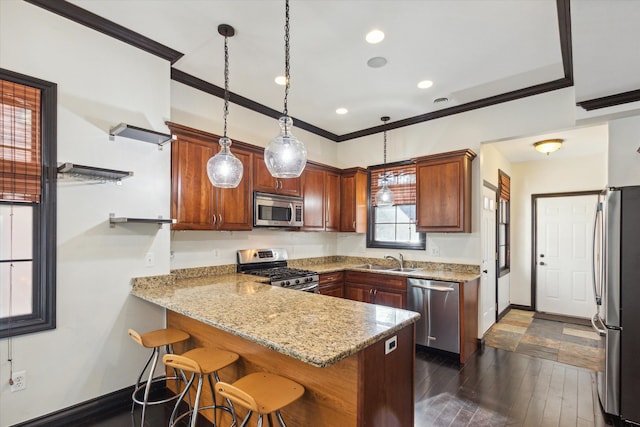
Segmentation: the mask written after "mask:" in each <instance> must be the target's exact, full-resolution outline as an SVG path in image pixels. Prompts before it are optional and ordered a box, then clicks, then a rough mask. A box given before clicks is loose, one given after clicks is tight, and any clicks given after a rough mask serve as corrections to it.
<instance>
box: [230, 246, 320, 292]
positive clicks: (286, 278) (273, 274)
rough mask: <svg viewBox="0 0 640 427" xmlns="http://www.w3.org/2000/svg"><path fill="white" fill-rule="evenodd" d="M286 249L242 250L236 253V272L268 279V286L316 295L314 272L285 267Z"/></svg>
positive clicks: (316, 280)
mask: <svg viewBox="0 0 640 427" xmlns="http://www.w3.org/2000/svg"><path fill="white" fill-rule="evenodd" d="M288 259H289V254H288V253H287V250H286V249H244V250H241V251H238V268H237V270H238V272H239V273H245V274H252V275H254V276H260V277H268V278H269V279H270V284H271V285H273V286H281V287H283V288H289V289H296V290H299V291H306V292H313V293H318V292H319V291H318V282H319V276H318V273H316V272H315V271H309V270H301V269H298V268H290V267H288V266H287V260H288Z"/></svg>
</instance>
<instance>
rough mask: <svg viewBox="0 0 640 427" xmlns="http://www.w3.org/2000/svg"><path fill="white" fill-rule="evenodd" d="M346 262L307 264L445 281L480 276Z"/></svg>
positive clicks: (326, 269) (325, 269)
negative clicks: (373, 267) (367, 265)
mask: <svg viewBox="0 0 640 427" xmlns="http://www.w3.org/2000/svg"><path fill="white" fill-rule="evenodd" d="M362 264H366V263H361V264H353V263H348V262H333V263H326V264H314V265H311V266H308V268H309V269H311V270H313V271H317V272H318V273H319V274H322V273H333V272H336V271H344V270H351V271H362V272H367V273H375V274H392V275H395V276H402V277H413V278H416V279H429V280H443V281H447V282H469V281H471V280H475V279H477V278H479V277H480V274H479V273H474V272H465V271H450V270H444V269H433V268H432V267H417V268H416V270H415V271H390V270H369V269H367V268H357V267H356V266H357V265H362Z"/></svg>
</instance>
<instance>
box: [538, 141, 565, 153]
mask: <svg viewBox="0 0 640 427" xmlns="http://www.w3.org/2000/svg"><path fill="white" fill-rule="evenodd" d="M562 141H563V140H562V139H545V140H544V141H538V142H536V143H534V144H533V147H534V148H535V149H536V151H539V152H540V153H544V154H546V155H547V156H548V155H549V154H550V153H553V152H554V151H558V150H559V149H560V147H562Z"/></svg>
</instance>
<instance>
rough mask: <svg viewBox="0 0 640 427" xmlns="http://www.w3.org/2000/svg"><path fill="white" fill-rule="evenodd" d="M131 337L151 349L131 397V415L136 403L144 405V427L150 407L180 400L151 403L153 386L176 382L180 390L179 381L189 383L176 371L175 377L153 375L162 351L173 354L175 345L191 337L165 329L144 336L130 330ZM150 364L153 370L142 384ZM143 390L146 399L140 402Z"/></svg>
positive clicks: (175, 397)
mask: <svg viewBox="0 0 640 427" xmlns="http://www.w3.org/2000/svg"><path fill="white" fill-rule="evenodd" d="M129 336H130V337H131V338H132V339H133V340H134V341H135V342H137V343H138V344H140V345H141V346H143V347H145V348H150V349H151V355H150V356H149V359H147V363H146V364H145V365H144V368H142V371H140V375H139V376H138V380H137V381H136V387H135V388H134V389H133V394H132V395H131V399H132V400H133V402H132V403H131V414H133V411H134V409H135V405H136V403H137V404H138V405H142V420H141V422H140V425H142V426H144V418H145V414H146V410H147V406H148V405H159V404H163V403H167V402H170V401H172V400H174V399H177V398H178V395H177V394H176V395H175V396H172V397H169V398H166V399H158V400H152V401H149V391H150V390H151V384H153V383H156V382H159V381H166V380H176V388H178V386H177V384H178V381H180V380H182V381H184V383H185V384H186V382H187V378H186V377H185V375H184V373H182V372H180V373H178V371H177V370H175V369H174V370H173V372H174V376H171V377H167V376H166V375H161V376H159V377H156V378H154V377H153V373H154V372H155V370H156V366H157V364H158V358H159V356H160V349H161V348H162V347H164V348H165V351H166V352H167V353H173V344H175V343H179V342H182V341H186V340H188V339H189V338H190V335H189V334H188V333H186V332H184V331H181V330H180V329H175V328H165V329H158V330H155V331H150V332H147V333H144V334H140V333H138V332H136V331H135V330H133V329H129ZM149 363H151V369H150V370H149V379H147V380H146V381H145V382H144V383H142V384H141V383H140V381H141V380H142V377H143V376H144V373H145V371H146V370H147V368H148V367H149ZM178 375H180V376H178ZM142 389H144V397H143V398H142V400H140V398H139V397H138V394H139V392H140V391H141V390H142Z"/></svg>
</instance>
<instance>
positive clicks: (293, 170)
mask: <svg viewBox="0 0 640 427" xmlns="http://www.w3.org/2000/svg"><path fill="white" fill-rule="evenodd" d="M284 54H285V59H284V77H285V86H284V87H285V89H284V110H283V112H282V117H280V119H279V122H280V134H279V135H278V136H276V137H275V138H273V139H272V140H271V141H270V142H269V143H268V144H267V146H266V147H265V149H264V162H265V164H266V165H267V169H268V170H269V173H270V174H271V175H272V176H274V177H276V178H297V177H299V176H300V174H301V173H302V171H303V170H304V167H305V165H306V164H307V149H306V148H305V146H304V144H303V143H302V141H300V140H299V139H298V138H296V137H295V136H293V135H292V134H291V127H292V126H293V120H291V117H289V110H288V108H287V98H288V97H289V83H290V81H291V79H290V73H289V0H286V1H285V25H284Z"/></svg>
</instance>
